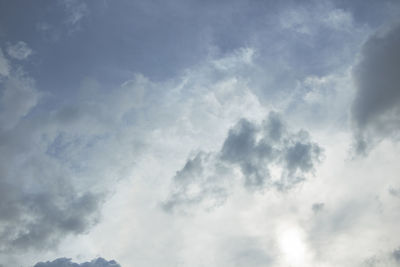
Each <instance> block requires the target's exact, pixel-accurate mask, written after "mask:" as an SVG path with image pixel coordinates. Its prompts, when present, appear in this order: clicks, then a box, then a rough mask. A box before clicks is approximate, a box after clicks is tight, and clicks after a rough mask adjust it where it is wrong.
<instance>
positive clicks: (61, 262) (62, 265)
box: [33, 258, 121, 267]
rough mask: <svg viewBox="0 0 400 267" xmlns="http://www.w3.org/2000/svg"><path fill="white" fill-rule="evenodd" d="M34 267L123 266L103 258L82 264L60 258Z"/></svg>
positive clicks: (39, 263)
mask: <svg viewBox="0 0 400 267" xmlns="http://www.w3.org/2000/svg"><path fill="white" fill-rule="evenodd" d="M33 267H121V265H119V264H118V263H117V262H116V261H114V260H111V261H107V260H105V259H103V258H97V259H94V260H92V261H90V262H84V263H81V264H78V263H74V262H72V261H71V259H67V258H58V259H56V260H54V261H51V262H50V261H47V262H38V263H36V264H35V265H34V266H33Z"/></svg>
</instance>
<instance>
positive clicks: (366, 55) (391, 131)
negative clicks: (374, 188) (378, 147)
mask: <svg viewBox="0 0 400 267" xmlns="http://www.w3.org/2000/svg"><path fill="white" fill-rule="evenodd" d="M353 75H354V79H355V83H356V86H357V93H356V97H355V100H354V102H353V107H352V116H353V120H354V123H355V126H356V131H357V134H356V135H357V150H358V151H359V152H365V151H366V149H368V145H369V143H370V142H373V141H375V140H379V139H381V138H385V137H397V138H398V136H399V135H398V133H399V129H400V120H399V118H400V25H396V26H393V27H392V28H391V29H390V30H388V31H387V32H385V33H377V34H375V35H373V36H371V37H370V38H369V39H368V41H367V42H366V43H365V44H364V46H363V49H362V53H361V60H360V62H359V64H358V65H357V66H356V67H355V69H354V73H353Z"/></svg>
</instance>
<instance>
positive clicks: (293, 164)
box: [164, 112, 323, 211]
mask: <svg viewBox="0 0 400 267" xmlns="http://www.w3.org/2000/svg"><path fill="white" fill-rule="evenodd" d="M322 156H323V150H322V148H321V147H320V146H319V145H318V144H317V143H315V142H312V141H311V140H310V136H309V134H308V132H306V131H304V130H299V131H297V132H293V131H291V130H290V129H289V128H288V127H287V125H286V124H285V123H284V122H283V120H282V119H281V117H280V115H279V114H277V113H275V112H270V113H269V115H268V117H267V118H266V119H265V120H264V121H263V122H262V123H261V124H257V123H253V122H251V121H249V120H246V119H241V120H240V121H239V122H238V123H237V124H236V125H235V126H234V127H233V128H231V129H230V130H229V132H228V136H227V138H226V139H225V141H224V143H223V145H222V148H221V150H220V151H219V152H217V153H205V152H199V153H198V154H197V155H196V156H195V157H193V158H191V159H189V160H188V161H187V162H186V164H185V166H184V167H183V169H182V170H180V171H178V172H177V174H176V176H175V177H174V179H173V182H174V190H173V192H172V194H171V196H170V197H169V199H168V200H167V201H166V202H165V203H164V208H165V209H166V210H168V211H171V210H173V209H174V208H175V207H179V206H181V205H182V206H190V205H193V204H198V203H202V202H206V203H207V207H208V206H209V204H210V203H212V206H215V205H218V204H221V203H222V202H223V201H224V200H225V199H226V197H227V196H228V194H229V185H230V184H232V183H233V182H234V178H233V177H235V175H237V173H235V170H238V171H239V173H240V174H239V176H242V178H243V185H244V187H245V188H247V189H248V190H250V191H252V190H263V189H266V188H275V189H277V190H278V191H287V190H289V189H291V188H293V187H294V186H296V185H297V184H298V183H300V182H302V181H305V180H306V177H307V176H308V175H310V174H312V173H313V171H314V168H315V166H316V165H317V164H318V163H319V162H320V161H321V160H322Z"/></svg>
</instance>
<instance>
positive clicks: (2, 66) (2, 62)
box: [0, 48, 10, 81]
mask: <svg viewBox="0 0 400 267" xmlns="http://www.w3.org/2000/svg"><path fill="white" fill-rule="evenodd" d="M9 72H10V66H9V64H8V61H7V59H6V58H5V57H4V54H3V51H2V50H1V48H0V81H1V76H8V74H9Z"/></svg>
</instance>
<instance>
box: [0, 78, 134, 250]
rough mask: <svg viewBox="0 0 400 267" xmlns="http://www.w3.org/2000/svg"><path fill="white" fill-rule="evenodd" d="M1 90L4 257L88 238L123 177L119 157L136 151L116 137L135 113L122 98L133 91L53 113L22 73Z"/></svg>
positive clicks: (0, 234) (0, 233)
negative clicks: (128, 115) (129, 113)
mask: <svg viewBox="0 0 400 267" xmlns="http://www.w3.org/2000/svg"><path fill="white" fill-rule="evenodd" d="M87 87H88V86H86V87H85V89H88V88H87ZM0 90H1V99H0V111H1V113H0V121H1V124H0V125H1V126H0V255H2V254H4V255H7V254H8V255H12V254H14V253H18V252H21V251H28V250H43V249H51V248H55V247H56V246H57V245H58V244H59V242H60V241H61V240H63V239H64V238H65V237H66V236H69V235H77V234H84V233H87V232H88V231H89V229H90V228H91V227H92V226H93V225H95V224H96V223H97V222H98V221H99V219H100V208H101V206H102V204H103V202H104V201H105V197H106V195H107V193H108V191H109V190H110V188H111V185H112V183H114V182H115V180H114V179H117V178H119V177H120V176H122V173H123V172H122V171H121V169H122V168H124V167H125V166H124V167H122V165H124V162H122V161H121V158H119V157H120V156H121V155H128V154H129V153H131V150H135V146H130V147H126V144H127V143H129V142H130V141H131V140H130V139H129V140H127V139H125V141H126V142H122V143H123V145H121V146H118V144H119V143H120V140H121V139H120V138H121V135H118V142H114V141H115V140H116V139H113V137H114V133H115V132H116V131H117V130H121V128H118V126H116V125H115V124H116V123H117V122H121V120H122V119H123V115H124V113H125V112H126V111H128V110H130V108H131V105H129V103H128V101H125V102H127V103H124V101H122V100H124V99H131V98H132V97H135V85H134V84H132V85H131V86H130V87H129V88H126V87H124V88H119V89H118V90H119V91H118V90H117V91H118V92H119V93H121V95H118V94H117V91H115V92H114V93H115V94H114V95H112V96H110V97H104V95H101V94H90V96H84V95H83V96H81V98H80V99H78V100H77V99H74V101H70V103H68V102H67V103H64V104H59V105H58V106H56V107H53V108H48V107H43V106H46V105H42V104H43V103H39V99H41V92H39V91H37V90H36V89H35V83H34V80H33V79H31V78H30V77H29V76H28V75H27V74H25V73H23V72H22V71H17V72H11V73H10V74H9V75H8V76H7V77H6V78H5V79H4V80H2V81H1V82H0ZM88 90H89V89H88ZM117 95H118V96H117ZM104 99H106V101H104ZM43 101H44V100H43ZM132 105H134V104H132ZM113 123H114V124H113ZM119 125H120V127H125V124H123V123H122V124H119ZM121 125H122V126H121ZM121 132H122V131H121ZM122 146H124V148H122ZM113 149H117V150H119V152H120V153H111V152H110V150H113ZM124 149H125V150H124ZM123 151H124V152H123ZM125 152H126V153H125ZM121 153H122V154H121ZM135 153H138V151H136V150H135ZM116 154H118V155H117V156H115V157H114V155H116ZM121 157H124V156H121ZM116 162H118V164H115V163H116ZM126 162H129V159H127V160H126ZM126 162H125V163H126ZM127 164H131V162H129V163H127ZM105 168H106V171H105Z"/></svg>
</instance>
